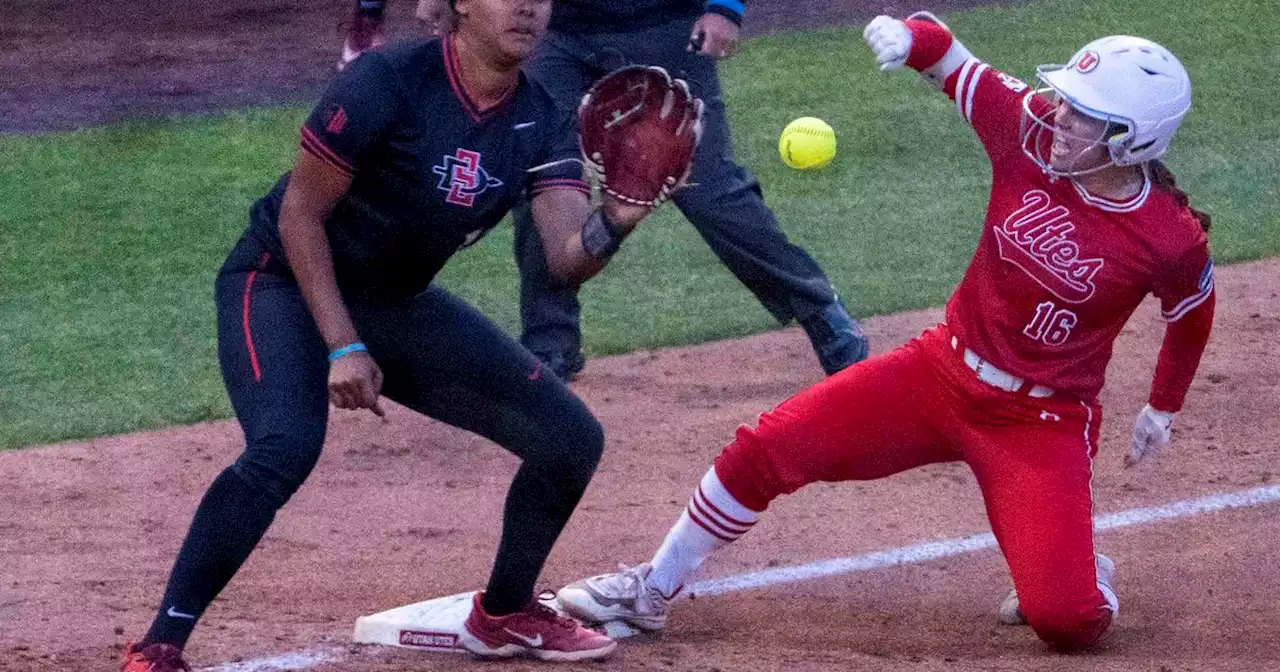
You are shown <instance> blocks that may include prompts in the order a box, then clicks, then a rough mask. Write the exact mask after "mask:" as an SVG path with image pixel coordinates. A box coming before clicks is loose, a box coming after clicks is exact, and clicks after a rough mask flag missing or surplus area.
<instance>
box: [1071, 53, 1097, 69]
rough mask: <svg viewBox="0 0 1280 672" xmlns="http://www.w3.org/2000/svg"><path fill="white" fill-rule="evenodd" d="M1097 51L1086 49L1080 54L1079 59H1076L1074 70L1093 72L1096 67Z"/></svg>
mask: <svg viewBox="0 0 1280 672" xmlns="http://www.w3.org/2000/svg"><path fill="white" fill-rule="evenodd" d="M1098 60H1099V59H1098V52H1096V51H1086V52H1084V53H1083V54H1081V55H1080V60H1078V61H1076V70H1079V71H1080V72H1085V73H1088V72H1093V70H1094V68H1097V67H1098Z"/></svg>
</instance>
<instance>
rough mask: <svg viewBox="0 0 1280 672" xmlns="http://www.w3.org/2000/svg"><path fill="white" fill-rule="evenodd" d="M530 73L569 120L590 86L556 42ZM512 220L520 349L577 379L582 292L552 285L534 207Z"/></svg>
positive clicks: (520, 209) (582, 68)
mask: <svg viewBox="0 0 1280 672" xmlns="http://www.w3.org/2000/svg"><path fill="white" fill-rule="evenodd" d="M524 67H525V71H526V73H527V74H528V75H529V76H531V77H533V78H534V79H535V80H537V81H538V82H539V83H541V84H542V85H543V86H544V87H546V89H547V91H549V92H550V93H551V95H552V97H553V98H555V100H556V103H557V104H558V105H559V106H560V107H561V108H563V109H564V111H565V113H566V114H569V113H571V112H572V110H573V109H575V106H576V105H577V102H578V99H579V98H581V96H582V92H583V91H584V90H586V88H587V87H588V86H589V84H590V82H589V80H588V77H589V75H588V72H587V66H586V64H585V63H583V62H582V60H581V59H580V58H579V57H578V56H577V55H575V54H573V53H571V52H570V51H569V50H566V49H564V48H561V47H560V46H557V44H556V42H555V41H554V40H553V39H551V38H548V39H547V40H546V41H545V42H544V43H543V45H542V47H541V48H540V49H539V50H538V53H537V54H536V55H535V56H534V58H533V59H532V60H531V61H529V62H528V63H527V64H526V65H525V66H524ZM512 215H513V217H514V219H515V256H516V264H517V265H518V266H519V267H520V324H521V328H522V330H521V335H520V343H521V344H522V345H524V346H525V347H526V348H528V349H529V350H530V351H532V352H533V353H534V354H535V355H537V356H538V358H539V359H541V360H542V361H543V362H545V363H546V364H547V366H548V368H550V369H551V370H552V372H553V373H555V374H556V375H557V376H559V377H560V378H562V379H565V380H568V379H571V378H572V377H573V375H574V374H576V373H577V372H578V371H581V370H582V366H583V364H584V362H583V359H582V332H581V327H580V325H579V312H580V311H581V305H580V304H579V303H578V289H577V288H576V287H564V286H557V285H555V284H553V283H552V281H551V274H550V272H549V271H548V270H547V258H546V253H545V252H544V251H543V249H542V239H541V238H540V237H539V236H538V230H537V228H536V227H535V226H534V224H533V213H532V208H530V207H529V204H528V203H527V202H526V203H524V204H522V205H519V206H517V207H516V208H515V209H514V210H513V211H512Z"/></svg>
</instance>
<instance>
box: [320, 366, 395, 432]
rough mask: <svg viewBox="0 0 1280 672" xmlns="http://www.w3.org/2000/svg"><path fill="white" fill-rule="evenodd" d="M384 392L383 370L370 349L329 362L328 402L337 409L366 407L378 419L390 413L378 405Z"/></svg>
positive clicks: (351, 409)
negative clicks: (374, 359) (368, 351)
mask: <svg viewBox="0 0 1280 672" xmlns="http://www.w3.org/2000/svg"><path fill="white" fill-rule="evenodd" d="M381 391H382V369H379V368H378V363H377V362H375V361H373V357H371V356H369V353H367V352H353V353H351V354H349V355H343V356H342V357H339V358H338V359H337V360H335V361H334V362H333V363H332V364H330V365H329V401H330V402H331V403H332V404H333V405H334V406H337V407H338V408H345V409H347V410H350V411H354V410H356V409H360V408H367V409H369V410H371V411H373V412H374V414H375V415H377V416H378V417H379V418H386V417H387V414H386V412H384V411H383V410H382V406H380V405H378V394H379V393H380V392H381Z"/></svg>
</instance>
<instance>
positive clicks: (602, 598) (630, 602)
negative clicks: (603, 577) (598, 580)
mask: <svg viewBox="0 0 1280 672" xmlns="http://www.w3.org/2000/svg"><path fill="white" fill-rule="evenodd" d="M583 587H584V588H586V589H587V592H588V593H590V594H591V599H592V600H595V602H596V604H599V605H601V606H604V607H616V606H618V605H622V606H624V607H627V608H628V609H635V604H636V601H635V598H631V597H622V598H619V597H609V596H608V595H605V594H604V593H602V592H600V591H598V590H596V589H595V588H593V587H591V586H590V585H587V586H583Z"/></svg>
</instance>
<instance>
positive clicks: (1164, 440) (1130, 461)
mask: <svg viewBox="0 0 1280 672" xmlns="http://www.w3.org/2000/svg"><path fill="white" fill-rule="evenodd" d="M1172 438H1173V414H1172V413H1166V412H1164V411H1157V410H1156V409H1154V408H1152V407H1151V404H1147V405H1146V406H1143V407H1142V410H1141V411H1139V412H1138V420H1137V421H1136V422H1135V423H1134V424H1133V436H1132V437H1131V438H1130V439H1129V454H1128V455H1127V456H1126V457H1125V460H1124V464H1125V466H1126V467H1132V466H1133V465H1135V464H1137V463H1138V462H1139V461H1141V460H1142V458H1144V457H1146V456H1147V454H1149V453H1152V452H1154V451H1156V450H1157V449H1159V448H1164V447H1165V446H1168V445H1169V442H1170V440H1172Z"/></svg>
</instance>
